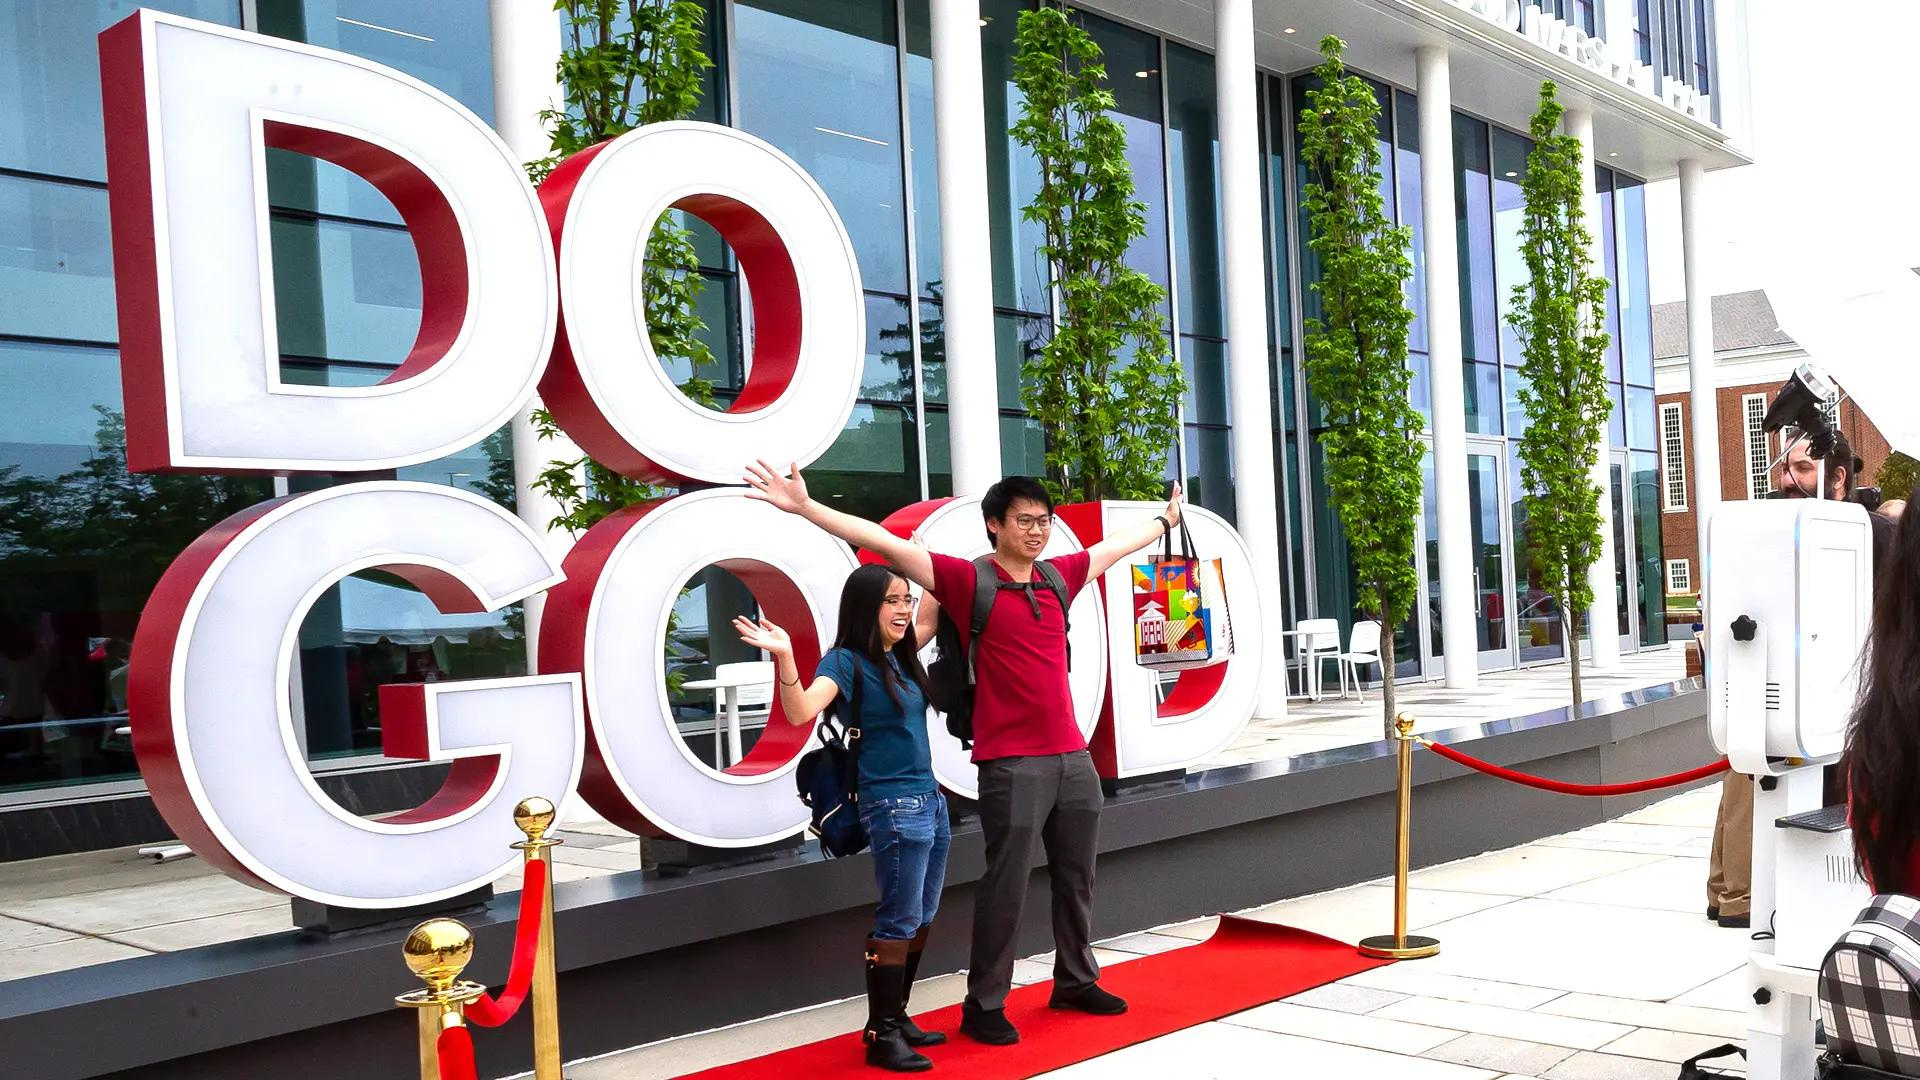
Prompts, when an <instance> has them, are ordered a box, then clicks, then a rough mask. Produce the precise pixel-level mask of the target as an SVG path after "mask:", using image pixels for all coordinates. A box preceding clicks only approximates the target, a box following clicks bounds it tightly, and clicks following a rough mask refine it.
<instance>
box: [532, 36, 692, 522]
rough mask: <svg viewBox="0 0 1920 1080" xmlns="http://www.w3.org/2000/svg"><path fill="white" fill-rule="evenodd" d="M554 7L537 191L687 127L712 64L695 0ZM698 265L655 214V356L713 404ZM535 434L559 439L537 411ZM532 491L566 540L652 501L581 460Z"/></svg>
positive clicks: (558, 466)
mask: <svg viewBox="0 0 1920 1080" xmlns="http://www.w3.org/2000/svg"><path fill="white" fill-rule="evenodd" d="M553 9H554V10H555V11H556V12H559V13H561V14H563V15H564V16H565V17H566V37H565V43H564V47H563V49H562V51H561V54H560V63H559V75H560V86H561V89H562V91H563V92H564V93H565V95H566V108H564V109H551V110H548V111H547V112H545V113H543V114H542V115H541V119H542V120H544V121H546V122H547V123H549V124H551V125H552V126H553V136H552V144H551V145H552V149H553V152H552V154H550V155H549V156H548V157H546V158H544V159H542V160H540V161H536V162H532V163H530V164H529V165H528V166H527V174H528V175H529V176H531V177H532V178H533V180H534V182H535V183H538V182H540V181H541V180H542V179H544V178H545V177H546V175H547V174H548V173H550V172H552V171H553V169H554V167H555V166H557V165H559V164H560V162H562V161H564V160H566V159H567V158H568V157H571V156H572V155H574V154H576V153H579V152H580V151H582V150H585V149H587V148H588V147H591V146H595V145H598V144H599V143H603V142H605V141H607V140H608V139H612V138H615V137H616V136H619V135H623V134H625V133H627V132H628V131H631V130H633V129H634V128H636V127H639V126H641V125H643V124H656V123H661V122H664V121H668V120H684V119H687V118H688V117H690V116H692V115H693V114H694V111H695V110H696V109H698V108H699V107H700V95H701V92H702V90H703V88H704V86H705V80H706V72H707V69H708V68H711V67H712V66H713V61H712V60H711V59H709V58H708V56H707V54H706V52H705V51H704V49H703V48H702V45H703V42H704V40H705V34H706V32H705V27H704V23H705V20H706V10H705V7H704V6H703V5H702V4H700V3H699V2H698V0H556V2H555V3H554V5H553ZM699 266H700V256H699V252H698V251H697V250H696V249H695V248H694V241H693V233H692V232H691V231H689V230H688V229H686V228H684V227H682V226H681V225H680V224H678V223H677V222H675V221H673V220H671V219H670V218H662V219H661V221H660V222H659V224H658V225H656V226H655V227H654V230H653V235H651V236H649V237H648V238H647V256H646V269H645V271H644V274H643V276H642V279H641V285H640V288H641V298H642V300H643V302H644V303H645V305H646V312H647V331H648V334H649V336H651V338H652V339H653V348H654V352H655V353H656V354H657V355H659V357H660V358H661V359H662V360H671V359H679V360H683V361H685V362H686V364H687V366H688V370H689V371H690V373H691V374H690V375H689V377H688V378H687V379H686V380H685V381H683V382H682V383H681V384H680V389H681V390H682V391H683V392H684V393H685V394H686V395H687V396H688V397H691V398H693V399H694V400H695V401H699V402H701V403H703V404H711V403H712V402H713V390H714V387H713V382H712V380H711V379H709V378H708V377H707V376H706V374H705V372H707V371H708V370H709V369H710V368H711V367H712V365H713V362H714V359H713V352H712V350H711V349H709V348H708V347H707V344H706V342H705V341H704V340H703V339H702V335H703V334H704V333H705V332H706V329H707V327H706V324H705V323H704V322H703V321H702V320H701V318H700V314H699V301H700V294H701V292H702V290H703V287H704V284H705V281H704V279H703V278H701V276H700V273H699ZM534 427H535V429H536V430H537V431H538V432H539V434H540V437H541V438H542V439H551V438H554V437H555V436H557V435H559V433H560V429H559V425H557V424H555V423H554V420H553V417H552V415H551V414H549V413H547V412H546V411H545V410H541V411H539V412H536V413H535V414H534ZM533 487H534V488H535V489H536V490H538V491H542V492H545V493H546V494H547V495H548V496H549V497H551V498H552V499H553V500H554V501H555V502H556V503H558V504H559V507H560V512H559V514H558V515H557V516H556V517H555V518H554V519H553V522H552V526H553V527H555V528H564V529H566V530H567V531H568V532H571V533H573V534H575V535H578V534H580V533H582V532H585V531H586V530H587V529H590V528H592V527H593V525H594V523H595V522H597V521H599V520H600V519H601V518H603V517H606V516H607V515H608V514H610V513H612V512H614V511H615V510H618V509H620V508H622V507H626V506H632V505H634V504H635V503H638V502H642V501H644V500H646V499H651V498H654V497H656V496H658V495H659V494H661V491H660V489H658V488H656V487H654V486H652V485H650V484H644V483H640V482H639V481H636V480H633V479H631V478H629V477H625V476H622V475H620V474H619V473H617V472H614V471H613V470H612V469H609V468H606V467H605V466H603V465H601V464H600V463H599V462H597V461H594V460H593V459H592V458H590V457H585V456H582V457H578V458H574V459H572V460H564V461H553V462H549V463H548V464H547V467H546V468H545V469H543V470H542V471H541V473H540V476H539V478H538V479H537V480H535V481H534V483H533Z"/></svg>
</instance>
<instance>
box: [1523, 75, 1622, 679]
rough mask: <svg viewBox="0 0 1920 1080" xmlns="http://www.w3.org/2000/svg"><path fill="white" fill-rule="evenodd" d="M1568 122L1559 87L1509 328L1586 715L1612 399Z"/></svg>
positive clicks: (1557, 595)
mask: <svg viewBox="0 0 1920 1080" xmlns="http://www.w3.org/2000/svg"><path fill="white" fill-rule="evenodd" d="M1565 111H1566V110H1565V109H1564V108H1562V107H1561V105H1560V102H1559V100H1558V99H1557V98H1556V97H1555V88H1554V85H1553V83H1551V82H1548V83H1543V84H1542V85H1541V87H1540V108H1539V110H1538V111H1537V112H1535V113H1534V114H1533V152H1532V153H1531V154H1529V155H1528V157H1527V176H1526V180H1525V181H1524V182H1523V184H1522V190H1523V192H1524V193H1525V198H1526V217H1525V219H1524V220H1523V222H1522V224H1521V226H1520V250H1521V253H1522V254H1523V255H1524V256H1525V258H1526V264H1527V280H1526V281H1525V282H1524V283H1522V284H1519V285H1515V286H1514V289H1513V304H1512V310H1511V311H1510V312H1509V314H1508V315H1507V321H1508V322H1509V323H1511V324H1512V326H1513V329H1514V332H1515V333H1516V334H1518V335H1519V338H1520V342H1521V348H1522V356H1523V358H1524V359H1523V360H1522V362H1521V365H1520V380H1521V381H1520V392H1519V397H1520V404H1521V406H1522V407H1523V408H1524V409H1525V410H1526V414H1527V431H1526V434H1524V435H1523V436H1521V438H1520V479H1521V483H1522V484H1524V485H1525V487H1526V489H1527V507H1526V510H1527V557H1528V558H1529V559H1531V560H1532V562H1533V566H1534V568H1535V569H1536V570H1538V571H1539V573H1540V580H1541V585H1542V587H1543V588H1544V589H1545V590H1546V593H1547V595H1548V596H1549V597H1551V598H1552V600H1553V602H1554V603H1555V604H1556V605H1557V606H1558V607H1559V609H1560V625H1561V627H1562V628H1563V630H1564V634H1563V636H1564V638H1565V640H1566V643H1567V644H1566V648H1567V660H1568V662H1569V670H1570V672H1571V674H1572V678H1573V702H1574V704H1575V705H1576V706H1578V705H1579V704H1580V701H1581V690H1580V634H1579V630H1580V625H1581V617H1582V615H1583V614H1585V613H1586V612H1587V610H1588V609H1589V608H1590V607H1592V605H1593V585H1592V583H1591V581H1590V580H1589V579H1588V577H1587V572H1588V569H1589V568H1590V567H1592V565H1593V562H1594V560H1595V559H1597V558H1599V557H1600V546H1601V531H1600V530H1601V524H1602V518H1601V514H1600V500H1601V499H1602V498H1603V497H1605V492H1603V491H1602V490H1601V489H1600V485H1599V483H1597V482H1596V481H1595V479H1594V470H1595V469H1596V468H1597V467H1598V466H1599V464H1600V446H1601V439H1602V438H1603V437H1604V436H1605V434H1606V430H1607V417H1608V414H1609V413H1610V412H1612V410H1613V395H1612V394H1611V393H1610V392H1609V391H1608V387H1607V365H1606V352H1607V333H1606V329H1605V327H1606V310H1607V283H1606V279H1604V278H1602V277H1599V276H1597V275H1596V274H1594V272H1593V261H1592V255H1591V252H1592V244H1593V234H1592V233H1590V232H1588V231H1587V213H1586V199H1587V168H1586V164H1585V162H1584V161H1583V160H1582V152H1581V147H1580V140H1578V139H1576V138H1574V137H1573V136H1571V135H1565V134H1562V133H1561V131H1560V117H1561V115H1562V114H1563V113H1564V112H1565ZM1588 621H1589V622H1591V619H1589V620H1588ZM1605 632H1609V633H1610V632H1611V631H1610V630H1608V631H1605Z"/></svg>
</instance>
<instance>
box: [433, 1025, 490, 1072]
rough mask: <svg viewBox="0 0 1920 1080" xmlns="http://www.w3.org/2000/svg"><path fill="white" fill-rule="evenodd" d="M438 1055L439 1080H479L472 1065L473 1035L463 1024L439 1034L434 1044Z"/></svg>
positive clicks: (476, 1069)
mask: <svg viewBox="0 0 1920 1080" xmlns="http://www.w3.org/2000/svg"><path fill="white" fill-rule="evenodd" d="M434 1046H435V1048H436V1049H437V1050H438V1051H439V1054H440V1080H479V1071H480V1070H479V1069H478V1068H477V1067H476V1066H475V1065H474V1063H473V1034H472V1033H471V1032H469V1031H468V1030H467V1027H466V1025H465V1024H461V1025H459V1026H457V1027H450V1028H447V1029H445V1030H444V1031H442V1032H440V1039H439V1041H438V1042H436V1043H435V1044H434Z"/></svg>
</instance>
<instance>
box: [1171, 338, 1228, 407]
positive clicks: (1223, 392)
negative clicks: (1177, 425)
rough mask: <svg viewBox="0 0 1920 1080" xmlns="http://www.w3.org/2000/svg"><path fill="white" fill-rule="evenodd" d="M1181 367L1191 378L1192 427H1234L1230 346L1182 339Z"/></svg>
mask: <svg viewBox="0 0 1920 1080" xmlns="http://www.w3.org/2000/svg"><path fill="white" fill-rule="evenodd" d="M1180 366H1181V369H1182V370H1183V371H1184V372H1185V373H1186V377H1187V399H1186V407H1187V415H1186V419H1187V422H1188V423H1192V424H1231V423H1232V422H1233V416H1232V413H1231V411H1230V409H1229V406H1228V402H1227V346H1226V343H1225V342H1220V341H1210V340H1207V339H1206V338H1181V339H1180Z"/></svg>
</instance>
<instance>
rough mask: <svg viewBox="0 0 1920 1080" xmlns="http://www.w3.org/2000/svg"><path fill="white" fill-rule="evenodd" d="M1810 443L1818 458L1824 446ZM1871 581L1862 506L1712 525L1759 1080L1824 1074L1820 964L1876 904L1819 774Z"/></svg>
mask: <svg viewBox="0 0 1920 1080" xmlns="http://www.w3.org/2000/svg"><path fill="white" fill-rule="evenodd" d="M1804 375H1805V373H1804V372H1803V374H1802V375H1800V376H1796V381H1799V380H1802V379H1803V378H1804ZM1792 385H1793V383H1791V382H1790V383H1789V386H1792ZM1782 397H1783V398H1785V397H1786V393H1785V392H1784V391H1783V394H1782ZM1770 419H1771V417H1770ZM1807 426H1809V425H1805V424H1803V425H1802V427H1803V429H1804V428H1805V427H1807ZM1808 434H1809V437H1810V441H1811V442H1812V443H1813V445H1814V446H1815V448H1816V451H1818V450H1819V449H1820V441H1821V440H1820V439H1819V438H1818V435H1817V434H1816V433H1811V432H1810V433H1808ZM1828 445H1829V446H1830V445H1831V443H1830V442H1829V443H1828ZM1816 456H1818V454H1817V453H1816ZM1848 464H1849V465H1851V463H1850V462H1849V463H1848ZM1821 483H1822V484H1823V485H1824V483H1825V476H1824V470H1823V473H1822V476H1821ZM1872 582H1873V533H1872V527H1871V524H1870V522H1869V520H1868V517H1867V511H1866V510H1865V508H1863V507H1861V506H1860V505H1858V504H1856V503H1852V502H1840V501H1831V500H1825V499H1818V498H1807V499H1784V500H1760V501H1750V502H1734V503H1727V504H1724V505H1722V506H1720V507H1719V508H1718V509H1716V510H1715V511H1714V513H1713V517H1712V518H1711V520H1710V522H1709V524H1708V534H1707V553H1706V590H1705V594H1706V595H1705V603H1706V614H1705V618H1706V624H1705V625H1706V627H1707V650H1706V653H1707V656H1706V675H1707V689H1708V693H1709V694H1710V695H1711V712H1710V724H1711V728H1712V735H1713V741H1714V744H1715V746H1716V747H1718V748H1719V749H1720V750H1721V751H1722V752H1724V753H1725V754H1726V755H1727V757H1728V759H1729V760H1730V762H1731V763H1732V767H1733V769H1734V771H1736V772H1740V773H1745V774H1747V775H1748V776H1751V777H1753V778H1754V780H1755V788H1754V812H1753V878H1752V881H1753V939H1752V941H1751V952H1750V955H1749V962H1748V969H1747V970H1748V973H1749V976H1750V980H1751V985H1752V990H1753V995H1752V1002H1751V1004H1750V1005H1749V1012H1748V1017H1749V1022H1748V1028H1749V1030H1748V1056H1749V1060H1748V1070H1749V1075H1750V1076H1751V1077H1753V1078H1754V1080H1779V1078H1787V1077H1791V1078H1794V1080H1800V1078H1803V1077H1810V1076H1812V1075H1813V1074H1814V1057H1815V1054H1814V1000H1815V996H1816V984H1817V980H1818V974H1819V967H1820V962H1821V959H1822V958H1823V957H1824V956H1825V954H1826V950H1827V947H1828V946H1829V945H1831V944H1832V943H1833V941H1834V940H1835V939H1836V938H1838V937H1839V936H1840V935H1841V933H1843V932H1844V931H1845V930H1846V928H1847V927H1848V926H1849V925H1851V924H1852V922H1853V919H1854V917H1855V916H1856V915H1857V914H1858V913H1859V912H1860V910H1861V908H1863V907H1864V906H1866V902H1867V900H1868V898H1869V896H1868V889H1867V886H1866V884H1865V883H1864V882H1862V881H1861V880H1860V879H1859V877H1858V876H1857V875H1856V874H1855V872H1854V868H1853V851H1852V840H1851V836H1850V834H1849V832H1848V829H1847V820H1846V808H1845V807H1844V806H1836V807H1832V808H1830V809H1824V810H1823V809H1822V802H1823V799H1822V791H1821V770H1822V767H1823V766H1826V765H1829V764H1832V763H1833V762H1834V761H1836V760H1838V758H1839V756H1840V751H1841V748H1842V744H1843V741H1844V738H1845V734H1846V728H1847V720H1848V717H1849V716H1850V715H1851V714H1852V711H1853V704H1854V698H1855V691H1856V688H1857V684H1858V678H1859V662H1860V655H1861V651H1862V647H1863V646H1864V645H1865V643H1866V640H1867V625H1868V620H1869V617H1870V615H1871V611H1872V596H1873V590H1872Z"/></svg>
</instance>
